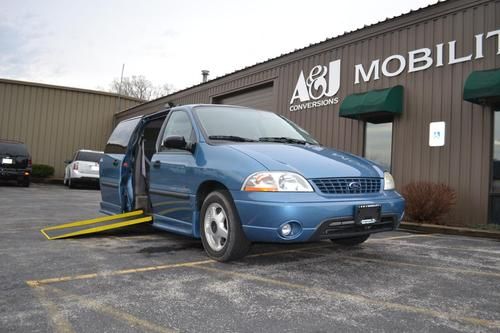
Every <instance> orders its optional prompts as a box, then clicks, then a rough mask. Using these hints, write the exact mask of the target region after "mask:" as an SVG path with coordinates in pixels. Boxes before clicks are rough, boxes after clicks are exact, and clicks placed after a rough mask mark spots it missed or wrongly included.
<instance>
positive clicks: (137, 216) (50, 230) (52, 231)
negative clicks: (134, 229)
mask: <svg viewBox="0 0 500 333" xmlns="http://www.w3.org/2000/svg"><path fill="white" fill-rule="evenodd" d="M152 220H153V218H152V217H151V216H147V215H144V212H143V211H142V210H136V211H133V212H128V213H123V214H117V215H111V216H103V217H98V218H95V219H91V220H83V221H76V222H71V223H65V224H60V225H56V226H52V227H47V228H44V229H42V230H40V232H41V233H42V234H43V235H44V236H45V237H46V238H47V239H49V240H52V239H60V238H68V237H74V236H80V235H87V234H93V233H97V232H101V231H106V230H111V229H118V228H123V227H127V226H130V225H134V224H139V223H147V222H151V221H152Z"/></svg>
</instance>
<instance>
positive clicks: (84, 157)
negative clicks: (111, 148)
mask: <svg viewBox="0 0 500 333" xmlns="http://www.w3.org/2000/svg"><path fill="white" fill-rule="evenodd" d="M101 157H102V154H101V153H93V152H89V151H79V152H78V154H77V155H76V160H77V161H87V162H96V163H99V160H100V159H101Z"/></svg>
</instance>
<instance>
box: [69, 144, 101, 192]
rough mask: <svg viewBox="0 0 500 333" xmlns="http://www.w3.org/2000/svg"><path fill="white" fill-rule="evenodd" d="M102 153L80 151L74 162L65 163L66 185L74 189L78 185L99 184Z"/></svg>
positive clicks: (75, 155)
mask: <svg viewBox="0 0 500 333" xmlns="http://www.w3.org/2000/svg"><path fill="white" fill-rule="evenodd" d="M102 155H103V152H102V151H95V150H87V149H80V150H78V151H77V152H76V153H75V154H74V155H73V159H72V160H68V161H64V163H66V169H65V172H64V185H67V186H69V187H70V188H74V187H75V185H77V184H83V183H89V184H95V185H98V184H99V161H100V159H101V157H102Z"/></svg>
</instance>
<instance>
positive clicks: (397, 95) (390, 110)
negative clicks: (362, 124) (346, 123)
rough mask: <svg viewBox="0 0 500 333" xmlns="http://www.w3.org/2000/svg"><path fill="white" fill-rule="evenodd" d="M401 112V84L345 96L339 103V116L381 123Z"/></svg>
mask: <svg viewBox="0 0 500 333" xmlns="http://www.w3.org/2000/svg"><path fill="white" fill-rule="evenodd" d="M402 112H403V86H395V87H392V88H387V89H380V90H371V91H368V92H365V93H361V94H352V95H349V96H347V97H346V98H345V99H344V101H343V102H342V104H341V105H340V116H341V117H346V118H351V119H359V120H365V121H370V122H373V123H383V122H387V121H391V119H392V117H393V116H394V115H398V114H401V113H402Z"/></svg>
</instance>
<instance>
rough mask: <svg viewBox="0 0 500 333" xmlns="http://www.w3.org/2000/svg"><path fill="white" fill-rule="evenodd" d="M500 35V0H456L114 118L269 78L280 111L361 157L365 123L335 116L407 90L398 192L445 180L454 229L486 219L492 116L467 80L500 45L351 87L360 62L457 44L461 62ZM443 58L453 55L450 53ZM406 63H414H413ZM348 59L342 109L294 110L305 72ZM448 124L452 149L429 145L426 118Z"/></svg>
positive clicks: (396, 130)
mask: <svg viewBox="0 0 500 333" xmlns="http://www.w3.org/2000/svg"><path fill="white" fill-rule="evenodd" d="M497 29H500V2H499V1H497V0H489V1H487V0H476V1H470V0H456V1H447V2H441V3H438V4H436V5H434V6H431V7H429V8H425V9H423V10H420V11H417V12H413V13H410V14H407V15H403V16H401V17H398V18H395V19H392V20H388V21H386V22H383V23H380V24H376V25H374V26H371V27H368V28H365V29H361V30H357V31H354V32H352V33H349V34H346V35H343V36H340V37H338V38H334V39H331V40H328V41H326V42H323V43H320V44H317V45H314V46H312V47H308V48H305V49H303V50H299V51H297V52H294V53H291V54H288V55H285V56H282V57H279V58H277V59H274V60H270V61H268V62H265V63H262V64H258V65H255V66H252V67H249V68H247V69H244V70H241V71H237V72H235V73H233V74H230V75H227V76H225V77H222V78H219V79H215V80H212V81H209V82H208V83H205V84H202V85H199V86H195V87H193V88H191V89H187V90H184V91H181V92H178V93H175V94H172V95H170V96H167V97H165V98H163V99H160V100H157V101H154V102H151V103H148V104H144V105H141V106H139V107H136V108H132V109H131V110H128V111H126V112H123V113H120V114H119V115H118V117H117V119H119V120H121V119H125V118H127V117H130V116H132V115H138V114H144V113H150V112H153V111H157V110H159V109H160V108H161V107H162V106H163V105H164V104H165V102H166V101H173V102H176V103H181V104H188V103H210V102H213V101H214V98H215V99H216V98H217V96H220V95H224V94H229V93H237V92H238V91H244V90H245V89H247V88H248V87H252V86H256V85H259V84H262V83H264V82H270V81H272V82H273V84H274V90H273V92H274V97H273V106H274V107H273V110H274V111H276V112H277V113H280V114H282V115H284V116H286V117H288V118H290V119H292V120H293V121H294V122H296V123H297V124H299V125H300V126H302V127H304V128H305V129H306V130H308V131H309V132H311V133H312V134H313V135H314V136H315V137H317V138H318V139H319V140H320V141H321V142H322V143H323V144H325V145H326V146H331V147H334V148H338V149H341V150H345V151H349V152H353V153H356V154H362V153H363V136H364V133H363V129H364V123H363V122H362V121H357V120H350V119H345V118H341V117H339V116H338V113H339V106H340V104H341V103H342V100H343V99H344V98H345V97H346V96H347V95H349V94H352V93H358V92H365V91H369V90H372V89H380V88H387V87H391V86H395V85H398V84H401V85H403V86H404V91H405V92H404V94H405V96H404V112H403V115H402V116H401V117H399V118H397V119H395V121H394V126H393V161H392V162H393V163H392V165H393V170H392V172H393V173H394V176H395V178H396V181H397V185H398V188H399V189H401V188H402V186H403V185H405V184H407V183H409V182H411V181H416V180H427V181H433V182H444V183H446V184H449V185H450V186H452V187H453V188H454V189H456V190H457V192H458V202H457V205H456V208H455V209H454V211H453V214H452V217H451V219H450V220H449V221H448V223H449V224H462V225H464V224H476V223H486V221H487V213H488V190H489V177H490V176H489V172H490V162H491V161H490V159H491V130H492V112H491V110H490V109H489V108H488V107H481V106H478V105H473V104H471V103H468V102H465V101H463V100H462V90H463V84H464V81H465V79H466V78H467V76H468V75H469V74H470V73H471V72H472V71H473V70H481V69H491V68H500V56H498V55H496V47H497V44H496V43H497V42H496V41H495V38H491V39H489V40H487V41H485V42H484V55H485V57H484V58H483V59H478V60H473V61H469V62H465V63H459V64H454V65H444V66H442V67H435V66H434V65H433V66H432V67H431V68H429V69H427V70H424V71H419V72H414V73H407V69H408V67H406V70H405V71H404V72H403V73H402V74H400V75H398V76H396V77H392V78H387V77H384V76H381V78H380V79H379V80H372V81H370V82H368V83H360V84H356V85H355V84H354V66H355V65H356V64H360V63H361V64H363V65H364V66H365V68H368V66H369V64H370V62H371V61H372V60H374V59H381V62H382V61H383V59H385V58H386V57H388V56H390V55H394V54H400V55H403V56H405V57H406V56H407V54H408V51H411V50H416V49H419V48H423V47H427V48H431V49H432V50H433V56H434V54H435V48H434V47H435V45H436V44H438V43H445V46H446V43H447V42H449V41H452V40H456V41H457V56H463V55H466V54H469V53H470V52H471V51H472V50H473V47H474V35H475V34H478V33H486V32H488V31H493V30H497ZM444 56H445V59H446V58H447V57H448V53H447V51H446V47H445V53H444ZM406 58H407V57H406ZM335 59H342V64H341V72H342V74H341V86H340V90H339V92H338V93H337V96H338V97H339V98H340V102H339V103H338V104H337V105H330V106H326V107H318V108H314V109H309V110H305V111H298V112H290V111H289V102H290V98H291V96H292V93H293V91H294V88H295V84H296V82H297V79H298V77H299V74H300V72H301V71H302V70H303V71H304V73H308V72H309V71H310V70H311V68H313V67H314V66H315V65H318V64H322V65H327V64H328V63H329V61H332V60H335ZM431 121H445V122H446V132H447V135H446V145H445V146H444V147H433V148H431V147H429V146H428V131H429V122H431Z"/></svg>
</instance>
